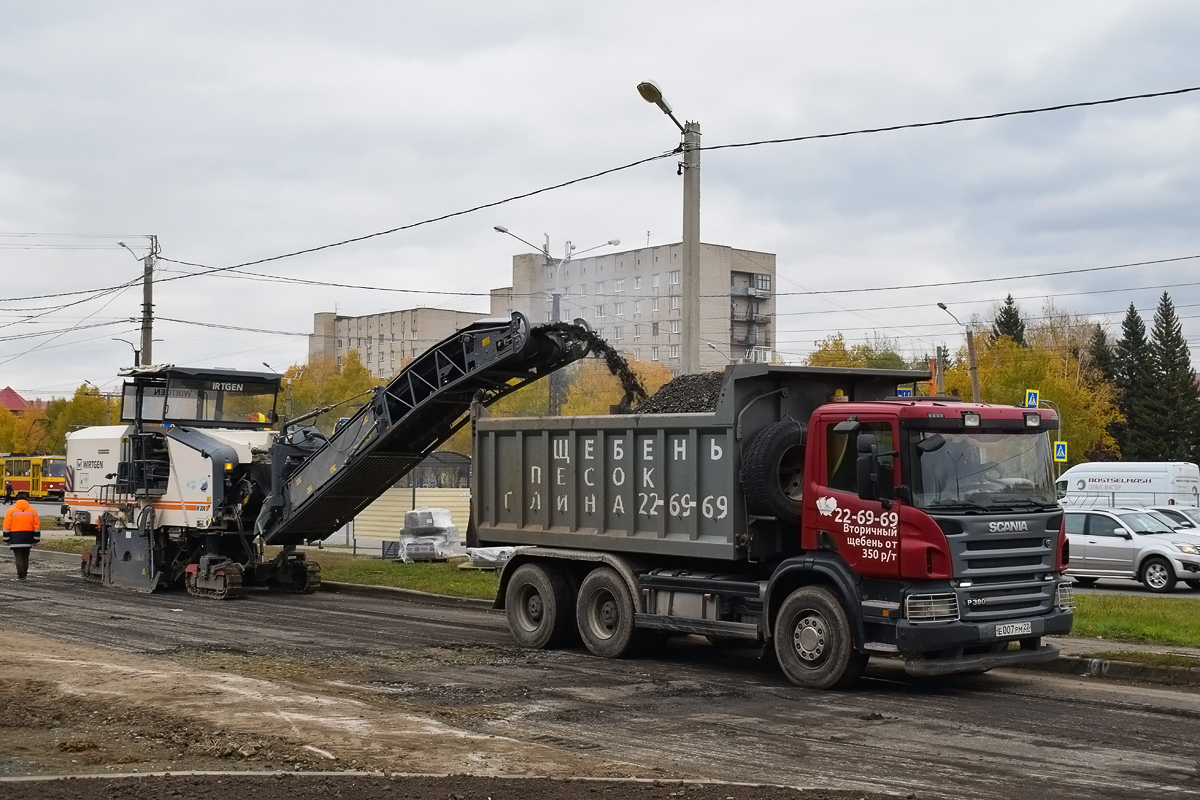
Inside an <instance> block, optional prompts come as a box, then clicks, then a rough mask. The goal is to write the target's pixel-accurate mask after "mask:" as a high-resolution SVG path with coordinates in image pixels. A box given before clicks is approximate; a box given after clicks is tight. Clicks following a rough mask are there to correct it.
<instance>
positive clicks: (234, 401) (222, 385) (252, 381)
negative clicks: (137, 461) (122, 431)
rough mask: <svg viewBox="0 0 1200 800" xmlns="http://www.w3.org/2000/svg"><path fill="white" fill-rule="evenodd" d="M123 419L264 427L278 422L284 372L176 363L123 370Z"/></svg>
mask: <svg viewBox="0 0 1200 800" xmlns="http://www.w3.org/2000/svg"><path fill="white" fill-rule="evenodd" d="M121 375H122V376H123V377H125V378H127V379H129V380H127V381H126V383H125V388H124V391H123V392H122V395H121V420H122V421H123V422H135V423H143V422H150V423H161V424H164V425H182V426H187V427H192V428H263V427H266V426H268V425H270V424H271V423H273V422H275V419H276V416H275V400H276V397H277V396H278V394H279V384H280V381H281V379H282V376H280V375H278V374H275V373H273V372H242V371H240V370H232V369H197V368H192V367H176V366H172V365H165V366H152V367H144V368H139V367H135V368H133V369H127V370H122V371H121Z"/></svg>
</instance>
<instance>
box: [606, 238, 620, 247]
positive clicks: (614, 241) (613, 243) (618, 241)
mask: <svg viewBox="0 0 1200 800" xmlns="http://www.w3.org/2000/svg"><path fill="white" fill-rule="evenodd" d="M608 243H609V244H610V245H612V246H613V247H616V246H617V245H619V244H620V243H621V240H620V239H609V240H608Z"/></svg>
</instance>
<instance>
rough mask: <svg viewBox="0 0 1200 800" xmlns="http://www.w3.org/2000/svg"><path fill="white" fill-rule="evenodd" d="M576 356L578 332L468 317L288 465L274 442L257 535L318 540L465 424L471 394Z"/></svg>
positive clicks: (271, 539)
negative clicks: (271, 477) (271, 476)
mask: <svg viewBox="0 0 1200 800" xmlns="http://www.w3.org/2000/svg"><path fill="white" fill-rule="evenodd" d="M576 322H577V324H579V325H580V326H582V325H583V323H582V321H579V320H577V321H576ZM580 330H581V331H582V330H585V328H583V327H581V328H580ZM586 354H587V344H586V342H585V341H584V339H583V338H582V337H580V338H575V337H572V336H571V335H570V333H569V331H563V330H562V329H561V327H560V328H559V329H557V330H554V331H539V330H531V329H530V327H529V322H528V320H527V319H526V318H525V317H524V315H522V314H519V313H514V314H513V315H512V319H511V320H503V319H500V320H497V319H483V320H478V321H476V322H475V323H473V324H472V325H470V326H468V327H466V328H464V329H462V330H460V331H458V332H457V333H455V334H454V335H453V336H451V337H449V338H447V339H445V340H444V341H442V342H440V343H439V344H437V345H435V346H433V347H432V348H430V349H429V350H427V351H425V352H424V353H422V354H421V355H420V356H418V357H417V358H416V359H414V360H413V361H412V362H411V363H410V364H409V365H408V366H407V367H405V368H404V369H403V370H402V371H401V372H400V373H399V374H398V375H397V376H396V377H395V378H394V379H392V381H391V382H390V383H389V384H387V385H386V386H382V387H379V388H377V389H376V390H375V392H374V394H373V396H372V397H371V399H370V401H369V402H368V403H367V404H366V405H365V406H364V407H363V408H361V409H359V411H358V413H356V414H355V415H354V416H353V417H351V418H350V419H349V420H348V421H347V422H346V424H345V425H343V426H342V427H340V428H339V429H338V430H337V431H336V432H335V433H334V434H333V435H332V436H330V437H329V441H328V442H327V443H326V444H324V445H323V446H321V448H320V449H318V450H316V451H315V452H313V453H312V454H311V455H308V456H307V457H305V458H303V460H301V461H299V462H298V463H297V458H296V456H295V455H294V454H295V450H294V448H293V449H289V445H288V444H287V442H286V441H284V442H280V443H277V444H276V446H275V447H274V448H273V450H272V469H273V470H276V471H277V476H276V480H275V486H274V487H273V490H272V495H271V496H270V497H269V498H268V499H267V501H266V503H265V504H264V509H263V514H262V516H260V518H259V522H258V524H257V526H256V527H257V530H258V533H260V534H261V535H262V537H263V541H264V542H265V543H266V544H268V545H295V544H302V543H304V542H306V541H320V540H323V539H326V538H327V537H329V536H330V535H332V534H333V533H334V532H336V531H337V530H339V529H340V528H341V527H342V526H343V525H345V524H346V523H347V522H349V521H350V520H352V519H354V517H355V515H357V514H358V513H359V512H360V511H362V510H363V509H364V508H366V506H368V505H369V504H370V503H371V502H372V501H374V500H375V499H376V498H378V497H379V496H380V495H382V494H383V493H384V492H385V491H387V490H388V489H389V488H390V487H392V486H393V485H395V483H396V482H397V481H399V480H400V479H401V478H402V477H404V475H406V474H407V473H408V472H409V471H410V470H411V469H412V468H413V467H415V466H417V465H418V464H419V463H421V461H422V459H424V458H425V457H426V456H427V455H429V454H430V453H431V452H433V450H434V449H436V448H437V446H438V445H439V444H441V443H442V442H444V441H446V440H447V439H449V438H450V436H452V435H453V434H454V432H455V431H457V430H458V429H459V428H460V427H462V425H464V424H466V422H467V420H468V417H469V413H470V406H471V401H472V399H473V398H474V397H475V395H476V393H477V392H482V400H483V402H484V404H489V403H491V402H494V401H495V400H498V399H499V398H501V397H503V396H504V395H506V394H508V393H509V392H512V391H514V390H515V389H518V388H520V387H521V386H523V385H525V384H526V383H529V382H530V381H534V380H537V379H538V378H541V377H544V376H546V375H549V374H550V373H551V372H553V371H555V370H557V369H559V368H561V367H565V366H567V365H568V364H570V363H571V362H573V361H576V360H577V359H579V358H582V357H583V356H584V355H586ZM289 453H290V454H291V455H289Z"/></svg>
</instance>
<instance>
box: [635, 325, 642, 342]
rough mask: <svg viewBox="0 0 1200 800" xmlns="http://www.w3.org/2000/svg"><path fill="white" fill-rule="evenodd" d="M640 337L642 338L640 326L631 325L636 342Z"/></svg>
mask: <svg viewBox="0 0 1200 800" xmlns="http://www.w3.org/2000/svg"><path fill="white" fill-rule="evenodd" d="M640 338H642V326H641V325H634V326H633V340H634V341H635V342H636V341H637V340H638V339H640Z"/></svg>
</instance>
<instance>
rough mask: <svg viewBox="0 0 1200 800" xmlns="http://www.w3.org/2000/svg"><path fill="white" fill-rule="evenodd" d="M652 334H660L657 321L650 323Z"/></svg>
mask: <svg viewBox="0 0 1200 800" xmlns="http://www.w3.org/2000/svg"><path fill="white" fill-rule="evenodd" d="M650 335H651V336H658V323H657V322H652V323H650Z"/></svg>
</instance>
